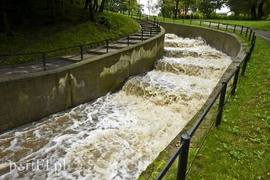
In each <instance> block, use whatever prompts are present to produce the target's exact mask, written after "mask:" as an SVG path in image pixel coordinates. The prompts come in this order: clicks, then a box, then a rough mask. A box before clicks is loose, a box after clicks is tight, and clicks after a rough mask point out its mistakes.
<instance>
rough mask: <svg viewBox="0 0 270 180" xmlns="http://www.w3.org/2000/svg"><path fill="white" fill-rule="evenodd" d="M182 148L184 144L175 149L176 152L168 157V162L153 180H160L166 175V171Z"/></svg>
mask: <svg viewBox="0 0 270 180" xmlns="http://www.w3.org/2000/svg"><path fill="white" fill-rule="evenodd" d="M183 146H184V142H183V143H181V144H180V145H179V147H178V148H177V149H176V151H175V152H174V154H173V155H172V156H171V157H170V159H169V160H168V162H167V163H166V165H165V166H164V167H163V169H162V170H161V171H160V173H159V174H158V176H157V177H156V179H155V180H160V179H162V178H163V176H164V175H165V174H166V172H167V171H168V169H169V168H170V167H171V166H172V164H173V163H174V161H175V159H176V158H177V156H178V155H179V154H180V152H181V151H182V148H183Z"/></svg>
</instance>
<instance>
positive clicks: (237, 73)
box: [231, 66, 240, 96]
mask: <svg viewBox="0 0 270 180" xmlns="http://www.w3.org/2000/svg"><path fill="white" fill-rule="evenodd" d="M236 68H237V70H236V72H235V75H234V79H233V88H232V91H231V96H234V95H235V90H236V86H237V81H238V76H239V71H240V67H239V66H237V67H236Z"/></svg>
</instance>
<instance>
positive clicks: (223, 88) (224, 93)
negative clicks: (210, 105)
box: [216, 82, 227, 127]
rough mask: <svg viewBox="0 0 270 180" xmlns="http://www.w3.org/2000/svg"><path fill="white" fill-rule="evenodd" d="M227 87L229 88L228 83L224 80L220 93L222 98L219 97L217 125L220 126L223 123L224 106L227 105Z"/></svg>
mask: <svg viewBox="0 0 270 180" xmlns="http://www.w3.org/2000/svg"><path fill="white" fill-rule="evenodd" d="M226 89H227V83H226V82H223V83H222V91H221V93H220V99H219V106H218V114H217V119H216V127H218V126H219V125H220V123H221V118H222V112H223V107H224V105H225V104H224V103H225V95H226Z"/></svg>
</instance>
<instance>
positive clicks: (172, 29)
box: [161, 23, 244, 58]
mask: <svg viewBox="0 0 270 180" xmlns="http://www.w3.org/2000/svg"><path fill="white" fill-rule="evenodd" d="M161 26H162V27H163V28H164V29H165V30H166V33H173V34H176V35H178V36H181V37H189V38H196V37H199V36H200V37H202V38H204V39H205V40H206V41H207V43H208V44H209V45H210V46H212V47H214V48H216V49H218V50H220V51H222V52H224V53H226V54H228V55H229V56H231V57H239V58H243V56H244V54H243V51H242V46H241V44H240V42H239V41H238V39H237V38H236V36H234V35H232V34H230V33H226V32H223V31H218V30H213V29H208V28H203V27H195V26H189V25H181V24H171V23H161Z"/></svg>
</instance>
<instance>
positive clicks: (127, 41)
mask: <svg viewBox="0 0 270 180" xmlns="http://www.w3.org/2000/svg"><path fill="white" fill-rule="evenodd" d="M127 45H128V46H129V35H127Z"/></svg>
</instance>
